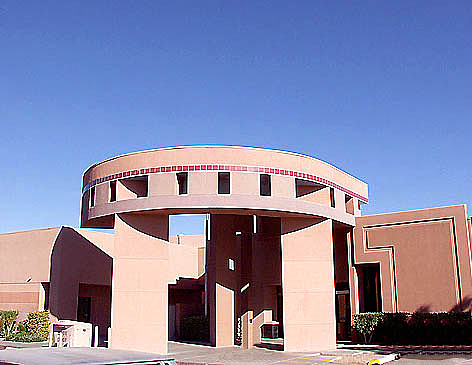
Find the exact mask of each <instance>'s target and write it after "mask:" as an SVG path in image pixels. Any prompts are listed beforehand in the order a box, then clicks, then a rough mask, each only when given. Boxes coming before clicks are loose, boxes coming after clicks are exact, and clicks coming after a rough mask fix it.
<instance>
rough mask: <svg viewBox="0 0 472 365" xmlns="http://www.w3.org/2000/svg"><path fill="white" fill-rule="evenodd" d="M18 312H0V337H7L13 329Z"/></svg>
mask: <svg viewBox="0 0 472 365" xmlns="http://www.w3.org/2000/svg"><path fill="white" fill-rule="evenodd" d="M17 317H18V311H5V310H0V337H8V336H9V335H10V334H11V333H12V332H13V329H14V328H15V324H16V318H17Z"/></svg>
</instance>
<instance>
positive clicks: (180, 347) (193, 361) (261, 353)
mask: <svg viewBox="0 0 472 365" xmlns="http://www.w3.org/2000/svg"><path fill="white" fill-rule="evenodd" d="M168 349H169V356H172V357H173V358H175V360H176V362H177V364H178V365H203V364H204V365H248V364H261V365H262V364H265V365H292V364H298V365H309V364H326V363H331V364H362V365H365V364H367V363H368V362H369V361H371V360H381V359H383V358H384V357H385V356H386V355H390V354H391V352H390V353H388V354H386V353H384V354H380V353H376V352H375V351H370V350H365V349H337V350H334V351H320V352H311V353H299V352H297V353H293V352H283V351H275V350H269V349H265V348H253V349H250V350H245V349H241V348H240V347H236V346H234V347H223V348H214V347H209V346H202V345H193V344H184V343H179V342H171V341H170V342H169V343H168ZM381 363H382V362H381Z"/></svg>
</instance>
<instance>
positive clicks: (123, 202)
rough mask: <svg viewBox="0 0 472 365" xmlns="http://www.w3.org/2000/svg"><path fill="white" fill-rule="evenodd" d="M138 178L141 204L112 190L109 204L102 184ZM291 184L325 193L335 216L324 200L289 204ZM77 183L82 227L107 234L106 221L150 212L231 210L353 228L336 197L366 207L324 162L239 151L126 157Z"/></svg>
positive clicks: (351, 182)
mask: <svg viewBox="0 0 472 365" xmlns="http://www.w3.org/2000/svg"><path fill="white" fill-rule="evenodd" d="M214 170H218V171H230V181H231V182H230V191H231V193H230V194H228V195H219V194H217V189H218V172H217V171H214ZM183 171H187V173H188V193H187V194H184V195H178V190H177V187H178V184H177V179H176V174H177V173H178V172H183ZM261 173H264V174H269V175H270V176H271V190H272V194H271V196H270V197H265V196H260V193H259V176H260V174H261ZM139 175H147V176H149V178H148V182H149V187H148V190H149V194H148V196H147V197H145V198H136V197H135V196H133V194H127V193H126V192H123V193H121V192H120V191H121V190H120V185H121V183H118V184H117V195H118V199H117V201H116V202H109V193H107V192H105V190H107V189H109V181H110V180H118V181H119V180H120V179H122V178H123V179H125V178H128V177H129V176H139ZM297 177H298V178H303V179H306V180H309V179H311V180H312V181H315V179H318V180H317V181H319V183H320V184H324V185H326V186H332V187H333V188H334V189H335V190H336V196H337V200H338V201H339V202H340V204H339V205H338V206H337V207H336V208H337V209H332V208H330V207H329V206H327V205H328V204H327V203H326V193H324V194H314V195H313V196H312V197H311V196H306V197H303V198H300V199H297V198H296V196H295V178H297ZM83 182H84V188H85V191H84V199H83V206H82V223H81V224H82V227H112V221H111V219H110V217H112V215H113V214H116V213H125V212H131V211H142V210H147V211H150V210H156V209H159V210H167V211H168V212H170V211H172V210H174V211H180V212H185V211H187V212H189V211H192V212H194V213H197V212H200V213H202V212H214V213H216V209H231V210H233V212H234V213H235V214H245V213H244V212H247V211H248V210H253V211H256V210H270V211H276V212H279V214H283V213H284V212H285V213H300V214H308V215H315V216H323V217H328V218H333V219H335V220H339V221H341V222H344V223H347V224H351V225H353V224H354V219H353V215H352V214H348V213H346V210H345V208H344V195H345V194H346V193H348V194H350V195H353V196H358V197H362V199H363V200H365V201H367V199H368V191H367V184H366V183H364V182H362V181H360V180H358V179H356V178H354V177H353V176H350V175H349V174H347V173H345V172H343V171H341V170H339V169H337V168H335V167H334V166H331V165H329V164H327V163H325V162H322V161H319V160H317V159H315V158H312V157H308V156H303V155H298V154H294V153H289V152H282V151H275V150H267V149H257V148H247V147H226V146H192V147H176V148H165V149H160V150H152V151H142V152H138V153H132V154H128V155H124V156H118V157H116V158H112V159H110V160H106V161H103V162H101V163H98V164H95V165H93V166H92V167H91V168H89V169H88V170H87V171H86V173H85V174H84V180H83ZM91 183H93V184H96V185H95V189H96V199H95V200H96V201H95V205H94V207H89V204H87V202H88V201H89V190H87V189H88V188H89V187H90V184H91ZM170 214H172V213H170Z"/></svg>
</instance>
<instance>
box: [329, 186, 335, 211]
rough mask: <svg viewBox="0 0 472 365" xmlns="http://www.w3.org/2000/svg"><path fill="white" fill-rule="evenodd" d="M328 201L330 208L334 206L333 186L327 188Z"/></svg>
mask: <svg viewBox="0 0 472 365" xmlns="http://www.w3.org/2000/svg"><path fill="white" fill-rule="evenodd" d="M329 201H330V203H331V208H334V207H335V206H336V202H335V200H334V188H329Z"/></svg>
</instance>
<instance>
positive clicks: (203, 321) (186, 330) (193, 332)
mask: <svg viewBox="0 0 472 365" xmlns="http://www.w3.org/2000/svg"><path fill="white" fill-rule="evenodd" d="M180 338H181V339H182V340H193V341H208V340H209V338H210V323H209V321H208V318H207V317H205V316H194V317H187V318H183V319H182V320H181V321H180Z"/></svg>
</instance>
